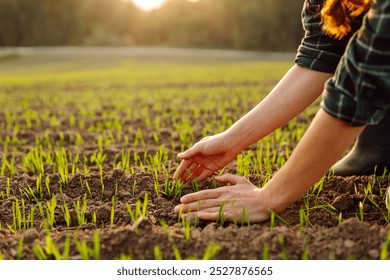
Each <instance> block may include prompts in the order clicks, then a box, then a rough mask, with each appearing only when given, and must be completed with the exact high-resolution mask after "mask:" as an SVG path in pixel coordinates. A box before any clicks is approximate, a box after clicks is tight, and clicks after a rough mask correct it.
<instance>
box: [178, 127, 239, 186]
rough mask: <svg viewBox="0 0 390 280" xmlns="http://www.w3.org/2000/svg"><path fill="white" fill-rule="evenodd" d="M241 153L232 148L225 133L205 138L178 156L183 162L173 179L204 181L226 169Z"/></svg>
mask: <svg viewBox="0 0 390 280" xmlns="http://www.w3.org/2000/svg"><path fill="white" fill-rule="evenodd" d="M239 152H240V151H236V150H235V149H233V148H232V147H231V143H229V141H228V139H227V137H226V134H225V133H219V134H216V135H214V136H208V137H205V138H203V139H202V140H200V141H199V142H197V143H196V144H195V145H194V146H193V147H191V148H190V149H188V150H187V151H185V152H183V153H180V154H178V157H179V158H180V159H181V160H182V162H181V163H180V165H179V167H178V168H177V170H176V172H175V174H174V175H173V178H174V180H176V179H180V180H182V181H192V180H195V179H197V180H199V181H202V180H204V179H206V178H208V177H210V176H211V175H213V174H215V173H216V172H218V171H219V170H220V169H222V168H223V167H225V166H226V165H227V164H228V163H229V162H231V161H232V160H233V159H234V158H235V157H236V156H237V154H238V153H239Z"/></svg>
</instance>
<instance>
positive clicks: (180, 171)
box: [173, 160, 195, 179]
mask: <svg viewBox="0 0 390 280" xmlns="http://www.w3.org/2000/svg"><path fill="white" fill-rule="evenodd" d="M194 163H195V162H194V161H193V160H183V161H182V162H181V163H180V165H179V167H178V168H177V169H176V171H175V173H174V174H173V178H174V179H183V177H185V173H186V171H187V170H188V168H189V167H190V166H191V165H193V164H194Z"/></svg>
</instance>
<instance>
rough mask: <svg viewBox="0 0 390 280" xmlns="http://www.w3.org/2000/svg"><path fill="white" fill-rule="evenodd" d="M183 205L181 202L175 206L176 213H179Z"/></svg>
mask: <svg viewBox="0 0 390 280" xmlns="http://www.w3.org/2000/svg"><path fill="white" fill-rule="evenodd" d="M181 207H182V205H181V204H179V205H176V206H175V208H174V209H173V211H175V212H176V213H178V212H180V209H181Z"/></svg>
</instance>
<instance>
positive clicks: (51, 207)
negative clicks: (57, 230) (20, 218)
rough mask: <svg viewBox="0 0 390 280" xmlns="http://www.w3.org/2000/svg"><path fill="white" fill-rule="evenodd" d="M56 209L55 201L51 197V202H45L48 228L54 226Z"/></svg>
mask: <svg viewBox="0 0 390 280" xmlns="http://www.w3.org/2000/svg"><path fill="white" fill-rule="evenodd" d="M56 207H57V200H56V198H55V197H54V196H53V197H52V198H51V202H49V201H47V202H46V218H47V222H48V223H49V226H50V228H53V227H54V224H55V210H56Z"/></svg>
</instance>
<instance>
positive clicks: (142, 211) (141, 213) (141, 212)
mask: <svg viewBox="0 0 390 280" xmlns="http://www.w3.org/2000/svg"><path fill="white" fill-rule="evenodd" d="M126 208H127V212H128V213H129V215H130V219H131V221H132V223H135V222H136V221H137V220H138V219H139V218H140V217H147V208H148V194H147V193H145V197H144V202H143V204H142V205H141V201H140V200H138V201H137V202H136V203H135V209H134V210H133V209H131V207H130V205H129V204H128V203H127V202H126Z"/></svg>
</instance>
